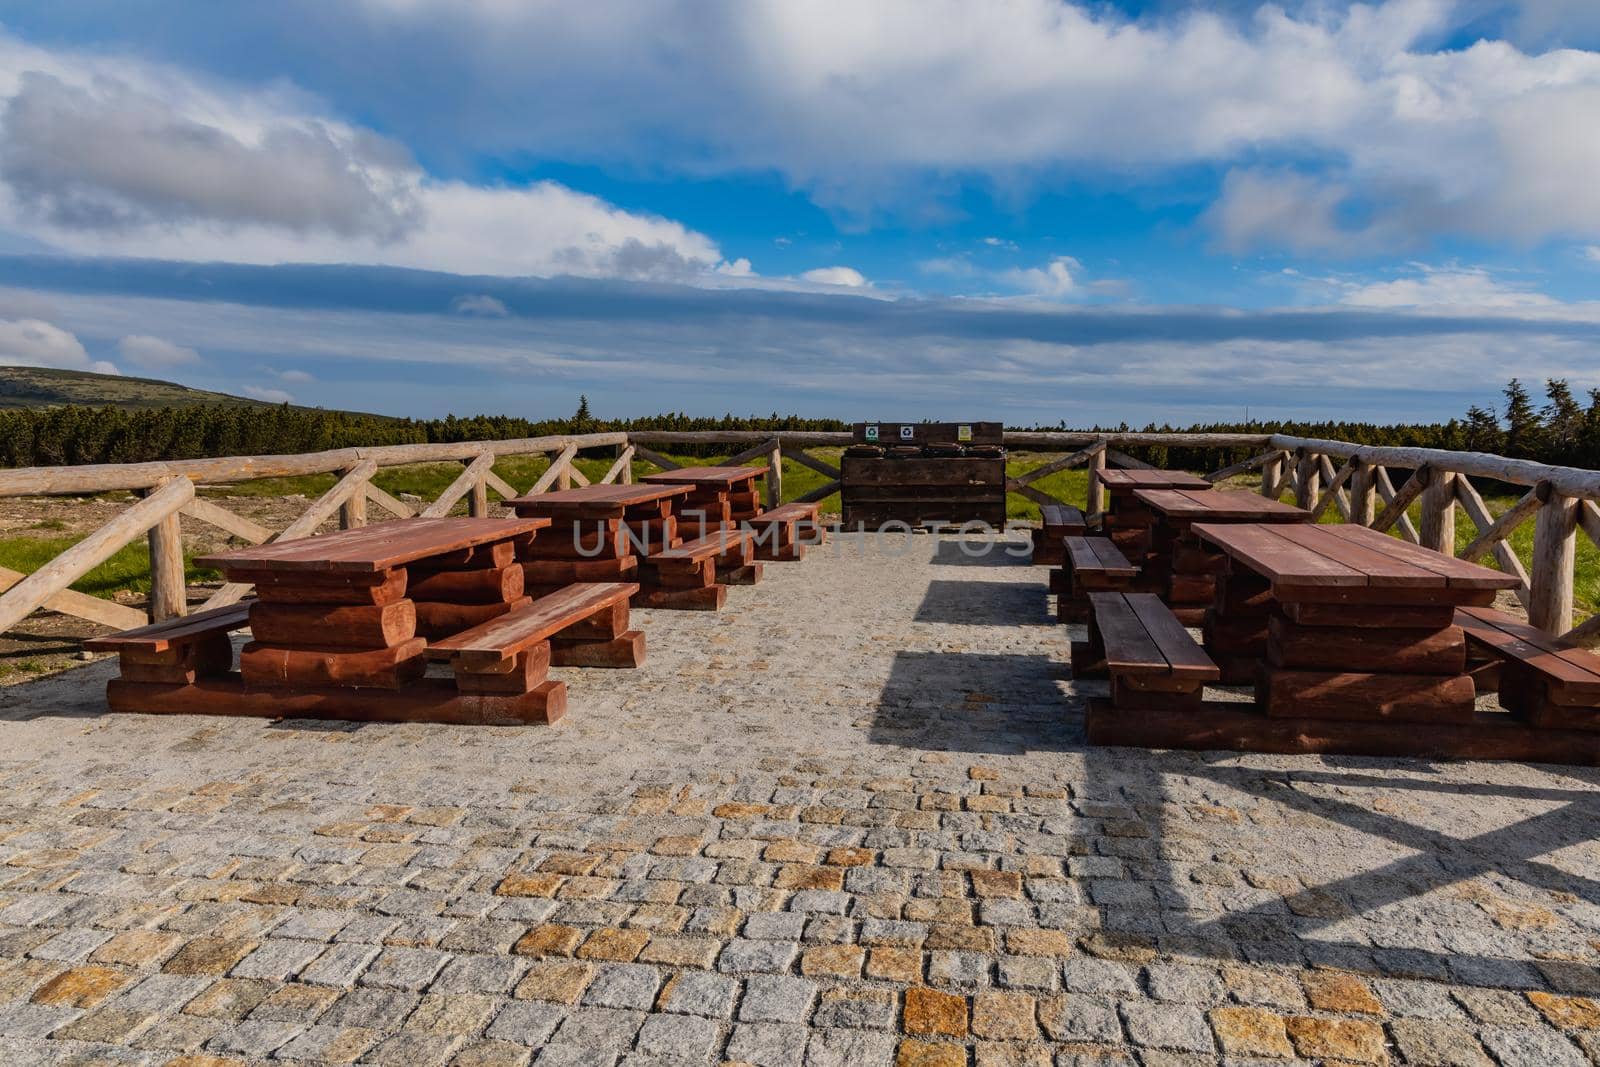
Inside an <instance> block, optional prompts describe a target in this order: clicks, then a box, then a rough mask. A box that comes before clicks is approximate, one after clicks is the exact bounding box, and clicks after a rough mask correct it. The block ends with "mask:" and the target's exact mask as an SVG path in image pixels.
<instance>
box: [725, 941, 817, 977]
mask: <svg viewBox="0 0 1600 1067" xmlns="http://www.w3.org/2000/svg"><path fill="white" fill-rule="evenodd" d="M799 951H800V950H799V948H798V946H796V945H794V944H792V943H789V942H786V941H753V940H749V939H739V940H734V941H729V942H728V943H727V944H726V945H725V946H724V947H723V949H722V952H721V954H720V955H719V956H718V957H717V969H718V970H719V971H722V972H724V973H729V974H749V973H763V974H782V973H785V972H786V971H788V970H789V966H790V964H792V963H793V962H794V959H795V957H796V956H797V955H799Z"/></svg>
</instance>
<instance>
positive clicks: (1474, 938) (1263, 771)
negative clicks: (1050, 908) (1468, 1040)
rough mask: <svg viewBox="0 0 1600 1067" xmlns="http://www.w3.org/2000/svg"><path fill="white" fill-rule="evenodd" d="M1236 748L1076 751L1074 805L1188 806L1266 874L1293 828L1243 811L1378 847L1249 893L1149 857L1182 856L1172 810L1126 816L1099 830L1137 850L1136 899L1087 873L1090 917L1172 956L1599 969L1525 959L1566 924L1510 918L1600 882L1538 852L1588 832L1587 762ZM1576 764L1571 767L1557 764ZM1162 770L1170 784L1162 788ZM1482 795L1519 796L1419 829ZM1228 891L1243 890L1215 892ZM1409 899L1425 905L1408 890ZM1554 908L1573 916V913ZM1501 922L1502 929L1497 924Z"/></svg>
mask: <svg viewBox="0 0 1600 1067" xmlns="http://www.w3.org/2000/svg"><path fill="white" fill-rule="evenodd" d="M1239 758H1240V754H1239V753H1232V752H1156V751H1149V750H1142V749H1114V748H1089V749H1087V750H1086V752H1085V754H1084V779H1085V780H1084V783H1083V785H1082V787H1081V788H1080V790H1079V793H1080V796H1081V797H1082V799H1083V801H1084V802H1086V803H1087V804H1092V805H1108V806H1107V807H1105V808H1104V809H1100V808H1094V807H1091V808H1087V809H1086V810H1087V811H1088V812H1090V813H1092V814H1094V815H1097V816H1102V817H1106V818H1130V817H1132V816H1133V815H1134V814H1135V812H1136V810H1138V809H1145V808H1171V809H1173V811H1174V812H1176V813H1186V815H1187V817H1188V818H1191V819H1197V820H1200V821H1203V822H1205V821H1209V822H1214V823H1221V824H1223V826H1224V827H1225V826H1227V825H1228V824H1233V825H1234V826H1237V827H1239V828H1240V830H1241V831H1244V832H1243V834H1242V835H1241V834H1240V833H1238V832H1234V833H1229V832H1228V831H1227V830H1226V829H1224V830H1223V831H1222V833H1221V838H1222V839H1223V840H1227V839H1229V838H1232V839H1234V840H1241V839H1242V838H1243V837H1249V838H1251V839H1253V841H1254V844H1253V845H1251V846H1250V848H1251V851H1252V852H1253V853H1254V860H1253V862H1252V864H1251V866H1254V867H1255V868H1256V869H1258V870H1262V871H1265V872H1271V871H1273V870H1274V868H1275V867H1276V868H1280V869H1281V868H1282V867H1284V866H1287V867H1288V868H1289V869H1293V868H1295V867H1299V866H1300V863H1299V861H1298V860H1297V859H1296V857H1295V854H1294V848H1295V845H1294V844H1293V839H1292V838H1291V839H1290V840H1285V841H1282V842H1279V841H1278V840H1277V835H1276V834H1274V833H1272V832H1271V831H1270V830H1269V831H1267V832H1266V833H1260V832H1256V833H1255V834H1251V833H1250V832H1249V831H1247V830H1245V828H1247V827H1249V826H1250V825H1251V823H1252V822H1254V821H1255V816H1256V814H1257V813H1260V814H1261V815H1264V816H1267V817H1268V821H1267V822H1266V824H1265V826H1271V825H1274V824H1284V825H1294V826H1297V827H1299V828H1301V830H1303V828H1305V827H1306V826H1307V825H1308V823H1307V821H1306V820H1308V819H1310V820H1317V821H1322V822H1325V823H1326V824H1327V825H1328V828H1329V829H1330V830H1332V829H1338V828H1343V829H1345V830H1347V831H1354V832H1355V833H1358V834H1361V835H1363V836H1366V837H1370V838H1375V839H1378V840H1381V841H1383V842H1385V843H1386V844H1388V845H1390V846H1391V848H1389V849H1388V850H1387V852H1386V853H1383V854H1380V855H1375V856H1374V857H1373V860H1372V862H1371V864H1370V865H1363V867H1362V869H1358V870H1353V871H1350V870H1348V869H1347V870H1346V872H1345V873H1342V874H1341V873H1337V868H1335V870H1333V871H1330V872H1329V875H1328V876H1327V877H1325V878H1315V877H1309V878H1305V879H1304V880H1303V881H1302V880H1300V879H1298V878H1291V879H1289V882H1290V884H1287V885H1285V886H1283V887H1282V889H1281V890H1280V889H1278V888H1277V887H1275V886H1270V885H1269V884H1267V883H1263V884H1261V885H1259V886H1257V887H1255V889H1256V890H1259V892H1254V891H1253V890H1252V889H1251V887H1247V886H1245V885H1244V884H1243V883H1236V884H1233V885H1229V886H1227V887H1225V888H1222V887H1219V884H1218V883H1216V882H1213V881H1211V880H1210V879H1209V878H1204V879H1202V878H1196V877H1193V876H1192V875H1193V874H1194V871H1195V867H1194V862H1193V861H1191V862H1175V861H1173V860H1168V859H1166V858H1165V856H1166V854H1168V853H1169V851H1171V852H1173V854H1174V855H1182V854H1183V851H1182V850H1183V849H1184V848H1185V846H1186V845H1187V844H1188V843H1189V841H1188V839H1189V838H1192V837H1193V834H1194V831H1193V830H1189V829H1185V831H1184V834H1183V835H1181V836H1180V838H1179V839H1178V840H1177V841H1176V842H1171V843H1169V842H1167V841H1165V840H1164V837H1165V835H1164V834H1163V828H1164V827H1165V826H1166V825H1168V823H1169V821H1170V822H1171V824H1172V825H1174V826H1178V827H1183V826H1184V823H1185V821H1186V819H1185V817H1184V815H1178V816H1177V817H1176V818H1174V819H1171V820H1169V819H1159V820H1157V819H1148V818H1146V819H1141V820H1139V821H1140V822H1143V823H1144V824H1145V826H1146V827H1147V828H1148V831H1149V836H1148V837H1145V838H1143V839H1141V840H1132V841H1122V842H1113V843H1117V844H1120V845H1122V846H1127V847H1126V848H1123V849H1119V850H1118V853H1117V854H1120V855H1125V856H1127V857H1128V858H1129V859H1136V860H1137V861H1140V862H1143V863H1145V864H1147V865H1148V867H1149V869H1150V874H1149V875H1148V876H1147V877H1148V879H1149V880H1148V881H1147V883H1146V885H1147V886H1148V889H1147V890H1146V891H1145V892H1146V893H1147V894H1148V896H1147V897H1145V898H1141V899H1140V900H1139V901H1134V900H1131V899H1126V898H1125V895H1118V896H1114V897H1113V896H1107V897H1106V899H1104V900H1100V899H1096V897H1097V895H1098V893H1099V892H1100V891H1101V890H1100V886H1099V885H1098V884H1096V883H1094V882H1089V883H1087V884H1086V886H1085V888H1086V890H1087V896H1088V898H1089V901H1090V903H1092V904H1094V905H1096V906H1097V910H1099V911H1100V915H1101V922H1102V927H1103V928H1104V929H1106V930H1108V931H1114V932H1116V933H1119V934H1124V935H1130V936H1133V937H1137V938H1148V939H1150V940H1151V941H1153V942H1155V943H1157V944H1160V945H1162V946H1163V947H1164V949H1165V950H1166V951H1168V952H1171V953H1173V954H1175V955H1179V956H1189V957H1191V958H1195V959H1200V960H1210V961H1211V962H1213V963H1216V962H1244V963H1248V964H1255V965H1271V966H1287V967H1294V968H1332V969H1337V970H1347V971H1353V972H1355V973H1357V974H1361V975H1365V976H1371V977H1381V978H1391V979H1405V980H1412V981H1418V980H1420V981H1433V982H1442V983H1448V984H1451V985H1463V986H1473V987H1478V988H1490V989H1509V990H1522V991H1528V990H1545V989H1552V988H1553V989H1558V990H1560V989H1562V988H1563V987H1565V986H1568V985H1570V984H1572V983H1579V984H1592V983H1596V982H1600V970H1597V969H1596V968H1595V967H1594V966H1593V965H1591V964H1589V963H1587V962H1582V963H1580V962H1575V961H1569V962H1562V961H1560V960H1557V961H1556V962H1554V963H1551V962H1549V961H1545V960H1540V959H1538V958H1537V953H1536V949H1537V946H1538V943H1539V941H1540V939H1541V938H1543V939H1547V940H1550V941H1551V942H1552V943H1556V942H1558V941H1560V940H1561V939H1562V938H1563V937H1565V936H1566V935H1564V934H1562V933H1561V932H1560V931H1559V930H1558V929H1554V928H1552V929H1550V930H1549V931H1548V932H1538V931H1534V930H1532V929H1531V928H1530V932H1529V933H1528V934H1527V935H1526V936H1520V937H1519V936H1518V935H1517V934H1516V933H1515V932H1514V931H1515V930H1516V929H1520V927H1518V926H1517V924H1519V923H1523V922H1535V923H1546V922H1549V923H1552V924H1554V923H1556V922H1558V921H1559V920H1558V919H1557V918H1556V916H1555V915H1554V914H1553V913H1551V912H1549V911H1547V910H1546V909H1545V908H1541V907H1538V906H1536V905H1539V904H1540V902H1541V900H1542V902H1543V903H1544V904H1545V905H1549V904H1550V901H1551V896H1550V894H1554V895H1556V896H1558V897H1564V898H1566V899H1568V900H1569V901H1570V902H1571V905H1578V906H1582V907H1585V908H1587V907H1592V906H1594V905H1596V904H1600V882H1597V881H1595V880H1592V879H1591V878H1589V877H1586V876H1585V875H1584V874H1581V873H1575V872H1574V871H1573V870H1568V869H1564V868H1563V867H1561V866H1559V865H1558V864H1557V862H1553V861H1552V859H1551V857H1553V856H1554V855H1555V854H1556V853H1559V852H1562V851H1567V852H1568V854H1569V855H1570V852H1571V850H1573V849H1576V848H1580V847H1584V846H1586V845H1587V844H1588V843H1589V841H1590V840H1591V838H1592V826H1593V819H1594V816H1595V813H1596V808H1597V807H1600V795H1597V794H1596V792H1594V791H1593V790H1592V789H1590V788H1588V787H1587V786H1588V783H1589V781H1590V779H1591V778H1592V777H1593V775H1592V773H1591V772H1592V770H1593V769H1592V768H1568V767H1560V768H1546V769H1547V770H1550V771H1554V772H1557V773H1560V774H1562V775H1563V776H1566V777H1570V778H1572V779H1573V780H1574V786H1573V787H1572V788H1566V787H1562V786H1550V785H1522V784H1516V783H1510V782H1504V783H1502V782H1482V781H1476V782H1465V781H1450V780H1447V779H1444V778H1442V777H1434V776H1435V775H1438V774H1440V772H1441V771H1442V770H1443V765H1437V764H1433V763H1430V762H1429V761H1426V760H1383V759H1378V758H1365V759H1359V760H1357V759H1355V758H1349V759H1344V758H1341V759H1328V760H1322V761H1313V760H1311V759H1307V760H1306V764H1305V765H1304V766H1294V767H1281V766H1280V767H1276V768H1270V767H1251V766H1241V765H1238V764H1237V763H1235V762H1234V761H1235V760H1237V759H1239ZM1319 764H1320V765H1319ZM1574 770H1577V771H1579V772H1580V773H1578V774H1570V773H1569V772H1572V771H1574ZM1177 783H1182V786H1183V792H1182V794H1181V795H1179V796H1174V795H1173V793H1172V787H1173V786H1174V785H1175V784H1177ZM1368 790H1382V791H1390V790H1402V791H1405V793H1406V794H1409V795H1410V796H1412V797H1415V798H1416V800H1417V803H1418V804H1419V805H1420V807H1419V808H1418V809H1417V812H1418V814H1417V815H1415V816H1413V815H1412V813H1411V812H1410V811H1408V806H1407V805H1406V804H1404V803H1402V804H1398V805H1396V804H1393V803H1390V804H1387V805H1380V804H1377V803H1375V802H1374V798H1373V797H1372V796H1371V795H1369V794H1368V793H1367V791H1368ZM1430 794H1431V799H1430V798H1429V796H1428V795H1430ZM1486 798H1498V799H1502V800H1512V801H1524V802H1529V805H1528V807H1527V809H1526V810H1525V811H1523V812H1522V813H1521V814H1523V815H1524V816H1525V817H1523V818H1521V819H1520V820H1515V819H1514V820H1513V821H1511V822H1510V823H1509V824H1507V825H1503V826H1498V827H1494V828H1489V829H1485V830H1483V831H1482V832H1474V831H1473V830H1468V831H1466V832H1461V831H1449V832H1446V831H1442V830H1439V829H1437V828H1435V827H1436V825H1437V824H1438V823H1439V822H1440V821H1441V817H1440V812H1441V811H1442V810H1447V809H1449V808H1450V807H1452V806H1453V805H1456V804H1459V805H1462V806H1465V807H1471V806H1472V805H1474V803H1475V801H1481V800H1482V799H1486ZM1119 808H1120V809H1124V810H1116V809H1119ZM1285 815H1287V816H1288V820H1293V821H1292V822H1290V821H1288V820H1285V819H1284V818H1283V817H1284V816H1285ZM1263 828H1264V827H1263ZM1285 860H1287V861H1288V863H1287V864H1286V865H1285V864H1284V863H1283V861H1285ZM1111 888H1120V887H1117V886H1113V887H1111ZM1240 894H1243V895H1246V896H1249V895H1253V896H1254V897H1255V898H1256V899H1255V900H1253V901H1250V902H1248V903H1245V902H1244V901H1243V900H1237V899H1236V900H1230V899H1229V898H1230V897H1233V896H1236V895H1240ZM1424 896H1427V897H1428V898H1429V903H1428V904H1424V903H1423V902H1422V900H1421V898H1423V897H1424ZM1241 903H1244V906H1242V907H1241V906H1239V905H1240V904H1241ZM1426 908H1441V909H1444V910H1443V911H1442V912H1441V915H1442V916H1444V917H1442V918H1441V920H1440V921H1439V922H1437V923H1433V924H1420V925H1418V924H1417V923H1416V921H1415V920H1414V919H1413V920H1412V922H1411V924H1410V925H1409V927H1408V924H1407V923H1406V922H1405V920H1404V919H1402V918H1400V916H1403V915H1412V916H1415V915H1417V914H1419V913H1420V912H1421V911H1423V909H1426ZM1449 909H1456V910H1454V911H1450V910H1449ZM1502 909H1503V913H1502V911H1501V910H1502ZM1480 910H1481V912H1482V914H1477V912H1478V911H1480ZM1564 910H1565V909H1564ZM1579 915H1581V912H1580V913H1579ZM1566 920H1567V922H1568V923H1573V924H1576V923H1579V922H1580V921H1581V920H1580V918H1579V917H1578V915H1574V914H1573V913H1572V912H1571V911H1568V913H1567V915H1566ZM1369 923H1374V924H1376V925H1375V926H1369V925H1368V924H1369ZM1503 923H1510V924H1511V927H1510V928H1507V929H1502V928H1501V926H1502V924H1503ZM1401 927H1407V928H1406V929H1403V930H1402V929H1400V928H1401ZM1480 928H1481V929H1480ZM1397 933H1398V934H1399V936H1396V934H1397ZM1391 938H1393V940H1390V939H1391ZM1518 942H1521V943H1520V944H1518ZM1497 950H1498V951H1497Z"/></svg>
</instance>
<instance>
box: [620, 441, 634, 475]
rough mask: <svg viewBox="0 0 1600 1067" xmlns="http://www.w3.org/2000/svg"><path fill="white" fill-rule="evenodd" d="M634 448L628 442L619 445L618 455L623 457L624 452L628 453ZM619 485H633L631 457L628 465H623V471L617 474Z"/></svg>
mask: <svg viewBox="0 0 1600 1067" xmlns="http://www.w3.org/2000/svg"><path fill="white" fill-rule="evenodd" d="M632 447H633V445H632V444H631V443H627V442H624V443H623V444H620V445H618V446H617V455H618V456H621V455H622V454H623V453H624V452H626V451H628V450H629V449H631V448H632ZM617 484H618V485H632V484H633V458H632V457H631V456H630V457H629V458H628V462H626V463H624V464H623V465H622V469H621V470H620V471H618V472H617Z"/></svg>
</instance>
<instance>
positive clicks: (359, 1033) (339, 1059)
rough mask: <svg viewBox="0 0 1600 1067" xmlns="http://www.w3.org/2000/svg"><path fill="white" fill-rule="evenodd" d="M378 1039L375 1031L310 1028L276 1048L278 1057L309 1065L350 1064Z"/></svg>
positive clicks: (347, 1028)
mask: <svg viewBox="0 0 1600 1067" xmlns="http://www.w3.org/2000/svg"><path fill="white" fill-rule="evenodd" d="M379 1036H380V1035H379V1034H378V1032H377V1031H374V1030H362V1029H357V1028H353V1027H340V1026H312V1027H309V1028H307V1029H306V1030H305V1031H304V1032H302V1033H301V1034H300V1035H299V1036H297V1037H295V1038H294V1039H293V1040H292V1041H289V1042H288V1043H287V1044H285V1045H283V1046H282V1047H281V1048H279V1049H278V1052H277V1056H278V1058H279V1059H284V1060H305V1061H309V1062H312V1063H353V1062H355V1061H356V1060H357V1059H359V1058H360V1057H361V1055H362V1053H364V1052H366V1051H367V1050H368V1049H370V1048H371V1047H372V1046H373V1045H375V1044H376V1043H377V1041H378V1039H379Z"/></svg>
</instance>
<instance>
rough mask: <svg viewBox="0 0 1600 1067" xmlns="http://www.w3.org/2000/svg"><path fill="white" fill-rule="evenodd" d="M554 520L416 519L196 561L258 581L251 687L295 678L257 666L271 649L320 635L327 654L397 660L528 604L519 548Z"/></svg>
mask: <svg viewBox="0 0 1600 1067" xmlns="http://www.w3.org/2000/svg"><path fill="white" fill-rule="evenodd" d="M549 525H550V520H549V519H544V518H528V519H450V518H445V519H411V520H407V521H405V522H389V523H381V524H378V525H375V526H359V527H356V528H355V529H351V530H340V531H338V532H336V533H327V534H319V535H317V536H315V537H304V538H300V539H298V540H293V541H276V542H273V543H271V544H266V545H255V546H252V547H250V548H239V549H234V550H233V551H230V552H220V553H216V554H214V555H211V556H207V557H205V558H203V559H201V560H199V561H197V562H198V563H199V564H200V565H201V566H207V567H216V568H217V569H218V570H220V571H222V573H223V574H224V575H226V576H227V578H228V580H229V581H233V582H247V583H253V584H254V585H255V587H256V596H257V603H256V605H255V606H254V607H252V608H251V613H250V625H251V630H252V632H253V633H254V634H255V637H256V642H255V643H256V645H257V646H258V647H257V649H256V651H257V652H258V653H259V656H248V657H246V658H245V659H244V660H242V661H241V663H242V665H243V666H242V669H243V672H244V677H245V682H246V684H251V683H253V682H258V681H259V682H262V683H264V684H271V682H272V680H273V679H276V680H279V681H283V680H290V681H292V680H293V679H291V678H287V677H286V676H285V674H284V672H283V671H281V670H280V671H277V672H275V674H274V675H272V676H271V677H270V678H269V676H268V675H266V674H264V673H262V672H260V671H257V670H253V669H251V668H252V661H253V660H254V659H258V658H259V659H265V658H267V651H268V650H271V649H277V648H280V647H296V648H305V647H308V646H309V647H313V648H315V647H317V645H318V644H319V642H322V643H325V644H326V647H327V648H328V649H329V650H330V651H332V650H337V649H341V648H346V649H359V650H361V651H364V652H377V651H378V650H380V649H383V650H387V654H388V656H389V657H390V658H392V659H393V660H394V661H395V664H399V663H401V662H402V661H405V660H409V659H410V658H411V657H410V656H407V655H403V654H402V653H401V651H399V650H400V649H402V648H409V647H410V646H411V644H412V643H414V642H415V641H417V640H422V639H426V638H438V637H444V636H447V635H449V634H454V633H458V632H460V631H462V630H466V629H469V628H471V627H473V626H477V625H478V624H480V623H483V622H487V621H488V620H490V619H492V618H496V617H497V616H499V615H503V614H506V613H507V612H510V611H512V610H514V609H515V608H517V607H521V606H524V605H526V603H527V602H528V598H527V597H526V596H524V591H523V582H522V571H521V570H520V568H518V567H517V565H516V560H515V557H516V553H517V549H518V547H519V545H526V544H528V543H530V542H532V541H533V540H534V538H535V535H536V534H537V533H538V531H540V530H543V529H544V528H545V527H547V526H549ZM279 658H280V659H282V658H283V657H279ZM289 658H291V659H293V658H295V657H289ZM302 658H303V657H302ZM380 658H382V657H379V656H376V655H370V656H368V657H366V660H367V661H373V662H375V661H377V660H378V659H380ZM395 664H391V665H389V666H394V665H395ZM410 669H413V670H417V669H419V668H416V667H412V668H410ZM294 673H295V672H294V671H293V670H290V671H289V672H288V674H291V675H292V674H294Z"/></svg>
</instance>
